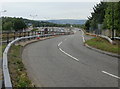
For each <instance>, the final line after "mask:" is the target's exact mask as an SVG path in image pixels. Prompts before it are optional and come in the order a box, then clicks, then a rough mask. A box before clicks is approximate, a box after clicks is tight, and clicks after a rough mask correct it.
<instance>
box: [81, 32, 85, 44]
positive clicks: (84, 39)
mask: <svg viewBox="0 0 120 89" xmlns="http://www.w3.org/2000/svg"><path fill="white" fill-rule="evenodd" d="M81 31H82V38H83V42H85V38H84V32H83V30H81Z"/></svg>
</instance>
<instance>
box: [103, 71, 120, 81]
mask: <svg viewBox="0 0 120 89" xmlns="http://www.w3.org/2000/svg"><path fill="white" fill-rule="evenodd" d="M102 72H103V73H104V74H107V75H109V76H112V77H114V78H117V79H120V77H118V76H116V75H113V74H111V73H108V72H106V71H102Z"/></svg>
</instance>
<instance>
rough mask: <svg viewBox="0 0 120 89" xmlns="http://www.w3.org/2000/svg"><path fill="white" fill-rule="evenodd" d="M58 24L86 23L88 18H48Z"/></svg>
mask: <svg viewBox="0 0 120 89" xmlns="http://www.w3.org/2000/svg"><path fill="white" fill-rule="evenodd" d="M46 21H47V22H52V23H56V24H85V22H86V20H74V19H62V20H46Z"/></svg>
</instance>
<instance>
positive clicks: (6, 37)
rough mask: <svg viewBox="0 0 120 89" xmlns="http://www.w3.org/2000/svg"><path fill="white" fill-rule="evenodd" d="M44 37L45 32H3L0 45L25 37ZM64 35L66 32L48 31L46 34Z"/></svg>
mask: <svg viewBox="0 0 120 89" xmlns="http://www.w3.org/2000/svg"><path fill="white" fill-rule="evenodd" d="M38 33H39V35H44V34H45V31H30V32H3V33H2V43H7V44H8V43H9V42H11V41H12V40H15V39H16V38H20V37H25V36H33V35H37V34H38ZM58 33H59V34H64V33H66V32H60V31H48V32H47V34H58ZM66 34H70V32H67V33H66Z"/></svg>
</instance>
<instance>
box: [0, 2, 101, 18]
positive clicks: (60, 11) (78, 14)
mask: <svg viewBox="0 0 120 89" xmlns="http://www.w3.org/2000/svg"><path fill="white" fill-rule="evenodd" d="M99 2H100V0H69V1H68V0H29V1H28V0H17V1H16V0H11V1H10V0H4V1H1V2H0V3H1V9H0V11H3V10H7V12H4V13H3V12H2V16H9V17H23V18H27V19H33V20H51V19H87V17H88V16H90V13H91V12H93V7H94V5H96V4H97V3H99Z"/></svg>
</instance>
